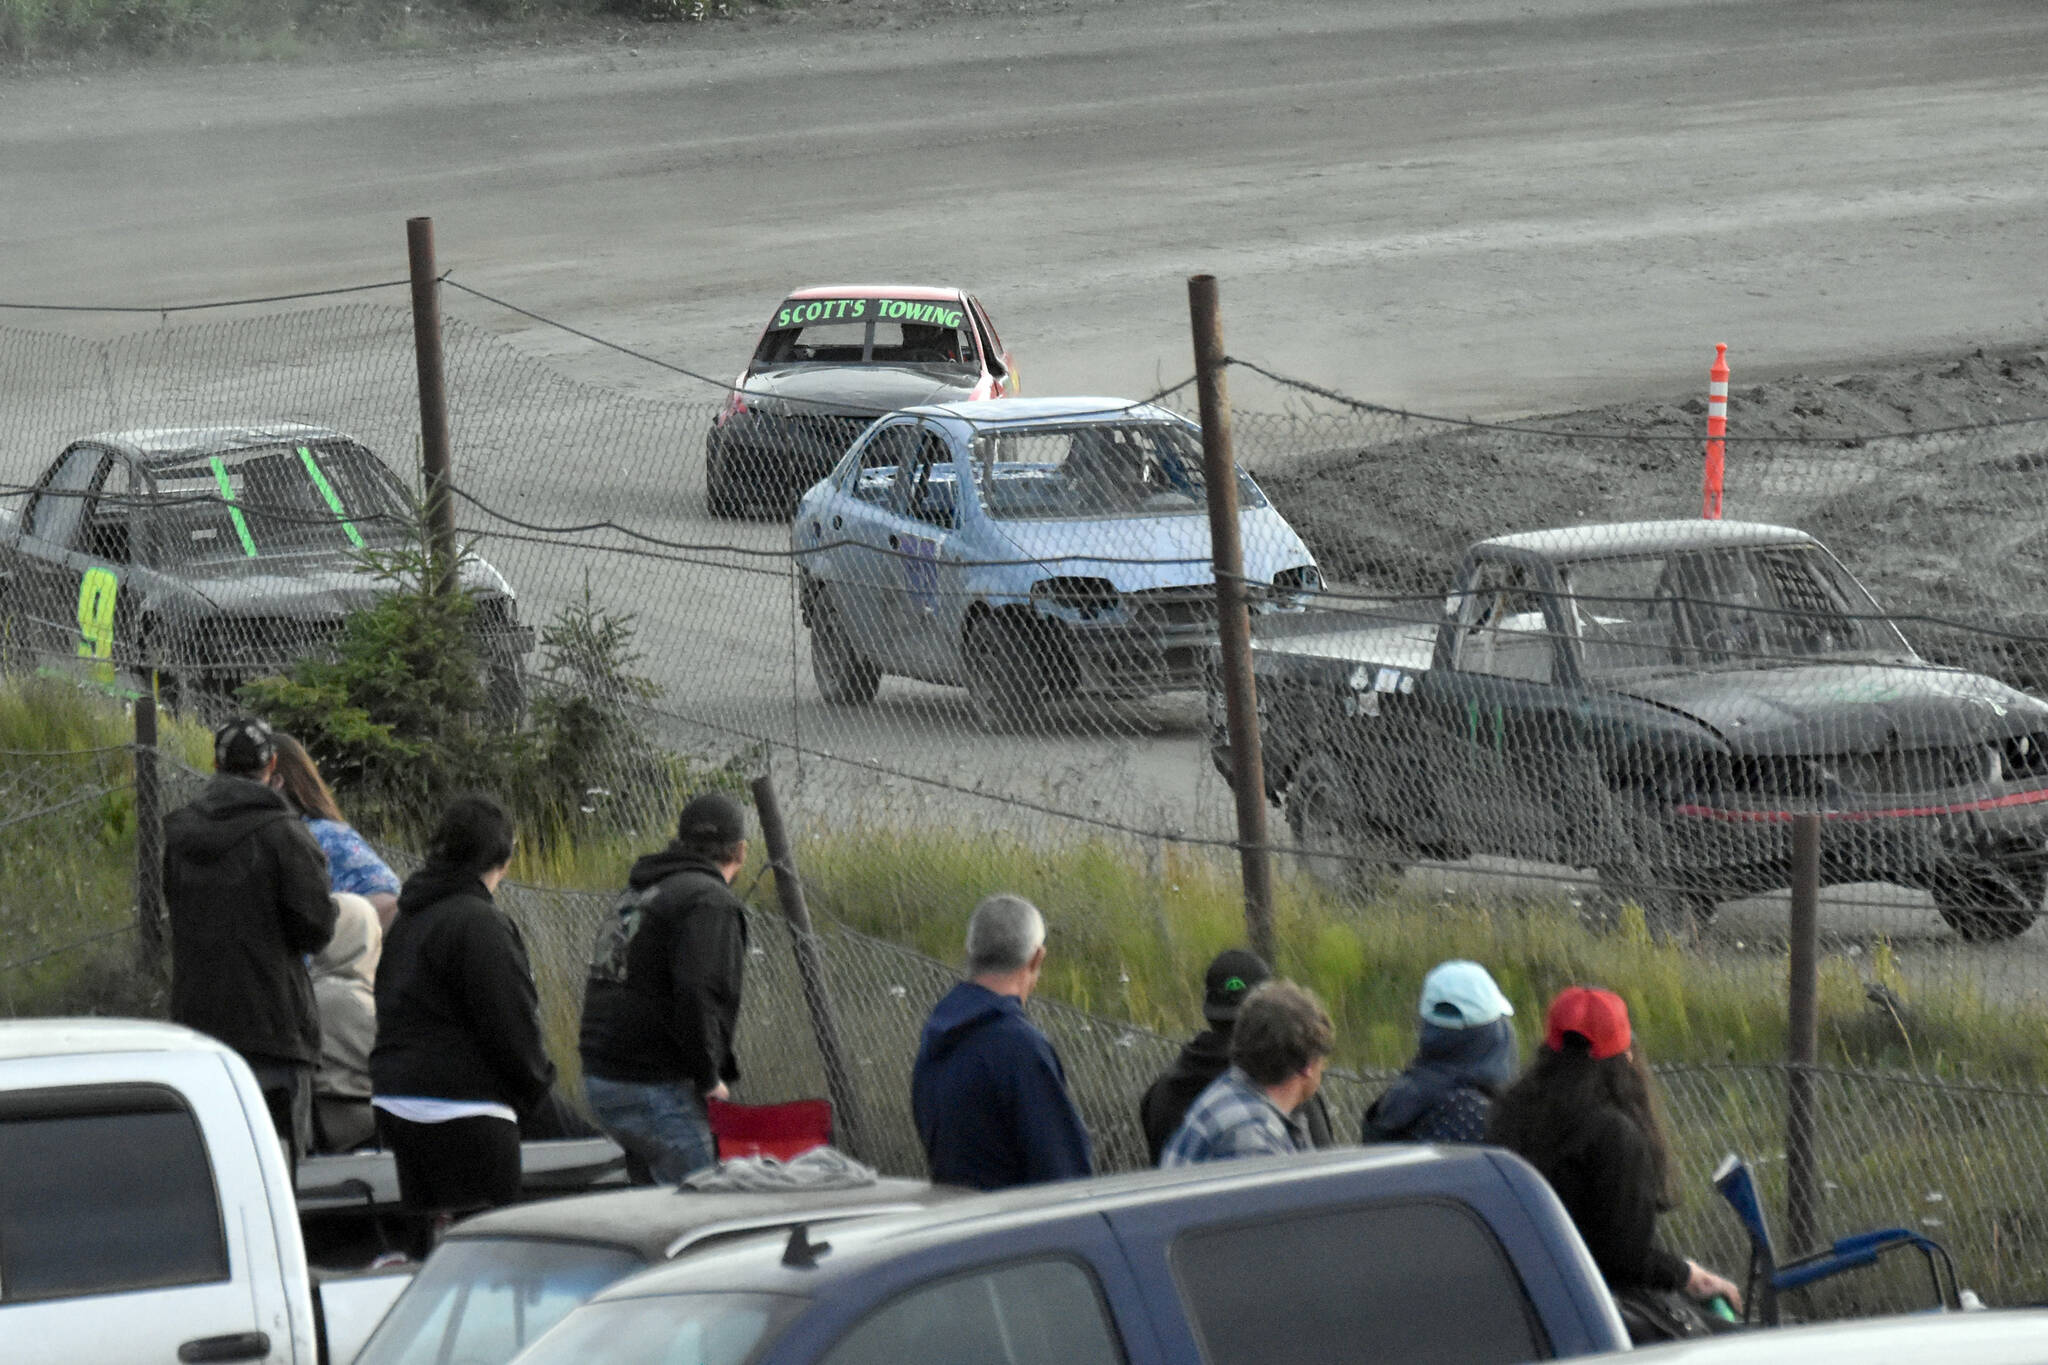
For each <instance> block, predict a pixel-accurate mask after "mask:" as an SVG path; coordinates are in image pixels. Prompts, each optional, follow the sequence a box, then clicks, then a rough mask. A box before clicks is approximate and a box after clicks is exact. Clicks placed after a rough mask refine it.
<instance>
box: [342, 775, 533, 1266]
mask: <svg viewBox="0 0 2048 1365" xmlns="http://www.w3.org/2000/svg"><path fill="white" fill-rule="evenodd" d="M512 848H513V831H512V819H511V817H510V816H508V815H507V814H506V813H505V810H504V808H503V807H502V806H500V805H499V804H498V803H497V802H495V801H493V800H491V799H490V798H489V797H485V796H465V797H461V798H459V799H457V800H456V801H455V802H454V803H453V804H451V805H450V806H449V807H448V810H447V812H446V813H445V814H443V815H442V817H441V822H440V824H439V826H438V827H437V828H436V829H435V830H434V834H433V838H432V839H431V840H430V841H429V844H428V847H427V860H426V862H425V863H424V864H423V865H422V866H421V868H420V870H419V871H417V872H415V873H413V874H412V876H410V877H408V878H406V881H405V885H404V887H403V888H402V889H401V890H400V891H399V893H398V917H397V918H396V919H394V920H393V921H392V922H391V928H390V930H389V931H388V932H387V933H386V934H385V935H384V955H383V958H382V959H381V960H380V961H379V962H378V964H377V1045H376V1047H375V1048H374V1049H373V1050H372V1051H371V1053H370V1083H371V1089H372V1096H371V1100H370V1103H371V1105H372V1106H373V1107H374V1108H375V1109H376V1111H377V1131H378V1133H379V1134H381V1135H382V1137H383V1139H384V1145H385V1146H386V1147H388V1148H390V1149H391V1154H392V1157H393V1158H394V1160H395V1161H396V1163H397V1166H398V1192H399V1198H400V1199H401V1200H402V1201H403V1202H404V1203H405V1206H406V1208H407V1209H408V1210H409V1211H411V1212H412V1213H413V1214H414V1215H416V1216H417V1217H418V1218H419V1219H420V1229H419V1236H418V1237H416V1240H415V1245H414V1248H413V1249H414V1250H415V1251H416V1252H420V1253H424V1251H425V1250H426V1246H425V1243H427V1242H429V1241H431V1231H432V1228H433V1226H434V1224H435V1223H436V1222H439V1221H444V1220H445V1219H446V1218H448V1217H450V1216H452V1215H454V1214H459V1213H466V1212H469V1211H471V1210H474V1209H480V1208H488V1207H490V1206H491V1205H494V1204H502V1203H506V1202H509V1201H510V1200H512V1199H514V1198H516V1197H517V1196H518V1194H519V1116H520V1115H522V1114H525V1113H529V1112H531V1111H533V1110H535V1109H537V1108H538V1107H539V1106H541V1105H542V1104H543V1103H545V1102H546V1100H547V1099H548V1097H549V1094H550V1091H551V1087H552V1086H553V1084H554V1080H555V1064H554V1063H553V1062H552V1061H550V1060H549V1059H548V1054H547V1050H546V1048H545V1047H544V1046H543V1045H542V1043H541V1031H540V998H539V993H538V992H537V991H536V990H535V989H534V984H533V968H532V966H531V965H530V964H529V963H528V961H527V957H526V944H525V942H524V941H523V940H522V939H521V938H520V936H519V929H518V927H517V926H516V925H514V924H513V923H512V920H511V919H510V917H508V916H507V915H506V914H505V913H504V912H503V911H501V910H499V909H498V907H497V905H496V903H495V902H494V901H493V900H492V899H491V893H492V892H494V891H495V890H497V887H498V883H499V882H500V881H501V880H503V878H504V876H505V869H506V868H507V867H508V866H509V865H510V864H511V861H512Z"/></svg>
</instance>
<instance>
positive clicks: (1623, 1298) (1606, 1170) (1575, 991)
mask: <svg viewBox="0 0 2048 1365" xmlns="http://www.w3.org/2000/svg"><path fill="white" fill-rule="evenodd" d="M1487 1140H1488V1141H1489V1142H1492V1143H1495V1144H1496V1145H1498V1146H1502V1147H1506V1148H1507V1149H1508V1150H1510V1151H1512V1152H1515V1153H1517V1154H1518V1155H1520V1156H1522V1157H1523V1158H1524V1159H1526V1160H1527V1161H1528V1162H1529V1164H1530V1165H1532V1166H1534V1167H1535V1168H1536V1169H1537V1170H1538V1171H1540V1172H1541V1173H1542V1174H1543V1178H1544V1179H1546V1180H1548V1181H1549V1182H1550V1185H1551V1188H1553V1189H1555V1190H1556V1191H1557V1197H1558V1198H1559V1199H1560V1200H1562V1201H1563V1203H1564V1206H1565V1209H1566V1211H1567V1212H1569V1213H1570V1214H1571V1216H1572V1221H1573V1222H1574V1223H1575V1224H1577V1225H1578V1229H1579V1235H1580V1236H1581V1237H1583V1238H1585V1241H1586V1247H1587V1249H1588V1250H1590V1251H1591V1252H1592V1253H1593V1260H1594V1262H1595V1263H1596V1264H1598V1265H1599V1267H1600V1273H1601V1274H1602V1275H1603V1276H1605V1277H1606V1280H1607V1288H1608V1291H1609V1292H1610V1293H1612V1294H1613V1295H1614V1297H1615V1299H1616V1300H1617V1301H1618V1302H1619V1303H1620V1305H1621V1307H1622V1310H1623V1313H1622V1316H1623V1318H1624V1320H1625V1321H1627V1322H1628V1324H1629V1329H1630V1334H1631V1335H1632V1336H1635V1337H1637V1338H1638V1339H1639V1340H1643V1339H1650V1340H1661V1339H1663V1338H1664V1337H1666V1336H1668V1335H1669V1334H1670V1333H1669V1330H1668V1328H1667V1327H1664V1326H1663V1325H1662V1324H1663V1323H1664V1322H1665V1321H1666V1320H1668V1317H1669V1310H1668V1306H1666V1305H1663V1304H1660V1303H1659V1299H1660V1297H1661V1296H1665V1295H1669V1294H1674V1293H1677V1294H1683V1295H1684V1296H1685V1297H1687V1298H1690V1299H1692V1300H1693V1301H1694V1302H1696V1303H1702V1304H1703V1303H1707V1302H1709V1301H1711V1300H1713V1299H1715V1298H1725V1299H1727V1300H1728V1302H1729V1304H1730V1305H1732V1306H1734V1307H1737V1308H1739V1307H1740V1306H1741V1303H1742V1295H1741V1292H1740V1291H1739V1290H1737V1289H1736V1287H1735V1286H1734V1285H1733V1284H1731V1283H1730V1282H1729V1281H1728V1280H1726V1279H1724V1278H1723V1277H1721V1276H1719V1275H1716V1274H1715V1273H1714V1272H1713V1271H1711V1270H1708V1269H1706V1268H1705V1267H1703V1266H1701V1265H1700V1264H1699V1263H1698V1262H1697V1261H1690V1260H1687V1259H1686V1258H1684V1257H1682V1256H1676V1255H1673V1254H1672V1253H1671V1252H1669V1251H1666V1250H1664V1249H1663V1248H1662V1247H1660V1246H1659V1245H1658V1244H1657V1215H1658V1214H1659V1213H1661V1212H1663V1211H1664V1210H1666V1209H1669V1208H1671V1207H1672V1206H1673V1203H1674V1200H1673V1197H1672V1193H1671V1154H1670V1148H1669V1147H1668V1146H1667V1144H1666V1143H1665V1140H1664V1125H1663V1124H1662V1123H1661V1122H1660V1121H1659V1119H1658V1117H1657V1109H1656V1105H1655V1104H1654V1103H1653V1102H1652V1100H1651V1097H1650V1074H1649V1069H1648V1068H1647V1067H1645V1066H1644V1065H1643V1061H1642V1055H1641V1053H1640V1051H1639V1050H1638V1049H1637V1048H1636V1046H1635V1042H1634V1038H1633V1036H1632V1034H1631V1032H1630V1029H1629V1022H1628V1006H1627V1004H1625V1003H1624V1002H1623V1001H1622V998H1621V997H1620V996H1618V995H1616V994H1615V993H1614V992H1613V991H1604V990H1597V989H1595V988H1593V987H1590V986H1571V987H1568V988H1566V989H1565V990H1563V991H1560V992H1558V995H1557V998H1556V999H1554V1000H1552V1001H1551V1002H1550V1012H1549V1014H1548V1016H1547V1017H1546V1018H1545V1021H1544V1032H1543V1046H1542V1047H1541V1048H1540V1049H1539V1050H1538V1051H1537V1054H1536V1058H1535V1060H1534V1061H1533V1062H1532V1063H1530V1066H1529V1069H1528V1070H1527V1071H1525V1072H1523V1073H1522V1075H1521V1077H1520V1078H1519V1079H1517V1080H1516V1081H1515V1083H1514V1084H1513V1085H1512V1086H1510V1087H1508V1090H1507V1093H1505V1094H1503V1095H1502V1096H1501V1097H1500V1100H1499V1101H1498V1102H1497V1103H1496V1104H1495V1105H1494V1110H1493V1119H1492V1122H1491V1123H1490V1124H1489V1125H1488V1128H1487ZM1632 1305H1635V1306H1643V1305H1647V1306H1648V1308H1647V1311H1638V1312H1630V1311H1629V1310H1630V1308H1631V1306H1632Z"/></svg>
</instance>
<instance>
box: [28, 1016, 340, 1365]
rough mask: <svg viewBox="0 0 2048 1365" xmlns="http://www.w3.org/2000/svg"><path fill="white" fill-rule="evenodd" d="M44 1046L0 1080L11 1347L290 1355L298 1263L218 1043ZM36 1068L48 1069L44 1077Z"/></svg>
mask: <svg viewBox="0 0 2048 1365" xmlns="http://www.w3.org/2000/svg"><path fill="white" fill-rule="evenodd" d="M130 1066H131V1064H130V1063H128V1062H126V1061H125V1060H124V1059H122V1058H120V1057H118V1056H112V1057H108V1056H67V1057H53V1058H38V1059H35V1060H34V1062H32V1063H29V1064H26V1065H24V1066H23V1067H21V1068H19V1069H17V1071H16V1072H15V1074H14V1075H12V1076H10V1078H9V1079H10V1088H9V1089H6V1090H4V1091H0V1342H5V1343H7V1348H6V1350H5V1351H4V1352H0V1354H5V1355H6V1357H7V1359H8V1360H9V1361H11V1362H31V1363H33V1362H44V1361H48V1362H56V1361H63V1362H66V1365H102V1363H104V1365H117V1363H122V1362H130V1361H137V1360H165V1361H169V1360H218V1361H229V1360H234V1361H272V1362H279V1363H280V1365H282V1363H283V1362H291V1361H294V1360H295V1359H296V1358H297V1357H296V1355H295V1350H294V1340H293V1333H292V1331H291V1330H290V1328H289V1327H288V1326H286V1324H287V1323H288V1322H289V1320H290V1314H289V1312H288V1310H287V1309H286V1306H285V1304H284V1303H283V1302H282V1300H281V1299H280V1297H279V1295H280V1291H281V1288H282V1285H283V1279H284V1276H285V1274H286V1273H288V1271H293V1272H297V1273H301V1274H302V1273H303V1262H300V1263H298V1264H297V1265H292V1266H289V1267H288V1266H287V1265H286V1264H284V1262H283V1258H281V1257H280V1253H279V1250H278V1246H277V1242H276V1239H275V1237H274V1236H273V1223H272V1219H271V1216H270V1209H269V1206H268V1202H267V1200H266V1197H265V1188H266V1186H265V1183H264V1180H263V1177H262V1172H261V1168H260V1166H259V1164H258V1160H257V1155H256V1149H255V1142H257V1141H270V1140H272V1134H271V1133H270V1130H269V1125H268V1124H267V1123H265V1124H263V1126H262V1128H261V1129H260V1130H253V1131H252V1128H251V1121H252V1120H253V1121H254V1122H257V1123H261V1122H262V1119H263V1111H262V1110H261V1108H260V1107H259V1108H258V1109H256V1110H255V1112H254V1114H253V1115H251V1114H250V1113H249V1112H248V1111H247V1110H245V1108H244V1106H243V1099H242V1096H241V1094H240V1093H239V1092H238V1091H237V1089H236V1087H235V1085H234V1083H233V1078H232V1076H231V1074H230V1072H229V1070H228V1066H227V1062H226V1059H225V1058H223V1057H221V1056H220V1055H218V1054H214V1053H208V1052H193V1053H165V1054H160V1055H158V1056H157V1057H156V1059H155V1060H153V1062H152V1065H151V1067H150V1070H151V1072H152V1073H153V1074H154V1076H155V1079H152V1080H149V1081H137V1080H135V1079H134V1075H135V1073H134V1071H133V1070H132V1069H130ZM36 1073H44V1074H41V1075H38V1074H36Z"/></svg>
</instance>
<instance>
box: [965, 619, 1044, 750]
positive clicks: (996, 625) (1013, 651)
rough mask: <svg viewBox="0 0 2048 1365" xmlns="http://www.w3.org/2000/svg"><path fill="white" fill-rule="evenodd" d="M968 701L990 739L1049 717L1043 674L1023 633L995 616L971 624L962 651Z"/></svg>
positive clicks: (1037, 654)
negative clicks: (1046, 710)
mask: <svg viewBox="0 0 2048 1365" xmlns="http://www.w3.org/2000/svg"><path fill="white" fill-rule="evenodd" d="M960 653H961V661H962V663H964V664H965V665H966V674H967V696H968V700H969V701H971V702H972V703H973V704H974V717H975V719H976V720H977V721H979V722H980V723H981V728H982V729H984V730H986V731H988V732H989V733H990V734H1007V733H1010V732H1012V731H1016V730H1022V729H1027V728H1029V727H1030V726H1031V725H1033V724H1035V723H1036V722H1038V721H1039V720H1040V719H1041V718H1042V717H1043V715H1044V711H1045V669H1044V660H1043V659H1042V658H1041V657H1040V655H1039V651H1038V650H1037V649H1035V648H1033V646H1032V642H1031V640H1030V639H1029V638H1028V637H1027V636H1026V635H1025V634H1024V632H1023V631H1021V630H1018V629H1016V628H1015V627H1014V626H1011V625H1007V624H1005V623H1004V622H1002V621H1000V620H997V619H996V618H995V617H992V616H981V617H977V618H975V619H974V620H973V621H971V622H969V623H968V626H967V637H966V639H965V640H964V641H963V642H962V645H961V650H960Z"/></svg>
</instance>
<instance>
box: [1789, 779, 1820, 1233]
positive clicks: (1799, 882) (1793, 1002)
mask: <svg viewBox="0 0 2048 1365" xmlns="http://www.w3.org/2000/svg"><path fill="white" fill-rule="evenodd" d="M1790 937H1791V952H1790V959H1791V973H1790V976H1791V979H1790V981H1789V983H1788V990H1787V1005H1788V1008H1787V1010H1786V1015H1787V1028H1786V1036H1785V1061H1786V1064H1787V1076H1786V1087H1787V1089H1786V1095H1785V1227H1786V1231H1787V1233H1788V1234H1789V1235H1790V1239H1791V1240H1790V1242H1789V1247H1790V1252H1791V1254H1792V1255H1804V1254H1805V1253H1806V1252H1807V1251H1809V1250H1811V1249H1812V1248H1813V1246H1814V1237H1815V1235H1816V1233H1815V1229H1816V1228H1817V1227H1818V1225H1819V1221H1820V1220H1819V1217H1818V1215H1819V1212H1820V1174H1819V1172H1818V1171H1817V1170H1816V1169H1815V1167H1814V1151H1813V1140H1814V1103H1813V1080H1814V1077H1813V1067H1814V1064H1815V1062H1817V1061H1818V1060H1819V1059H1820V994H1819V992H1820V817H1819V816H1818V815H1801V816H1798V817H1797V818H1795V819H1794V820H1793V822H1792V919H1791V934H1790Z"/></svg>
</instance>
